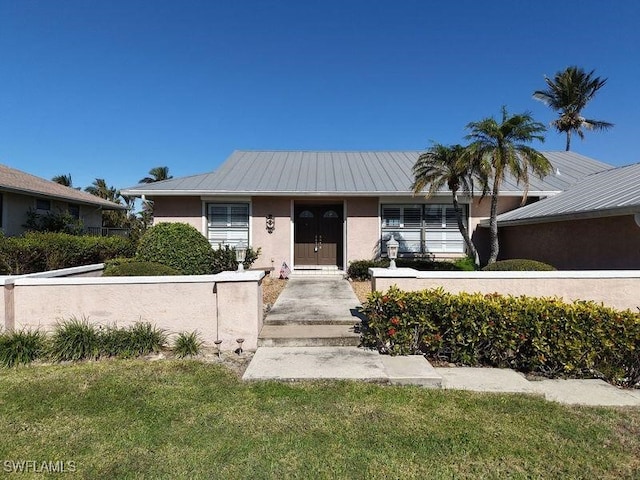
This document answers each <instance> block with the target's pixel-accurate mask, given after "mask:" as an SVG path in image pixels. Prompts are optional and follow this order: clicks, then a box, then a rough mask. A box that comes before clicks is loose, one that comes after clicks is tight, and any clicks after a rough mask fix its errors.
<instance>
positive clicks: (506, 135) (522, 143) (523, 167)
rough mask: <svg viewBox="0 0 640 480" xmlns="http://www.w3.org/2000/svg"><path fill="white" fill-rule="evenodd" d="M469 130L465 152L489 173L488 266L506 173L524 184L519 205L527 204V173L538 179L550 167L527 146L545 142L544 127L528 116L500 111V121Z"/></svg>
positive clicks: (496, 249) (494, 246)
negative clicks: (490, 185) (491, 184)
mask: <svg viewBox="0 0 640 480" xmlns="http://www.w3.org/2000/svg"><path fill="white" fill-rule="evenodd" d="M467 129H468V130H470V133H469V135H467V136H466V137H465V138H466V139H467V140H471V142H472V143H471V144H470V145H469V146H468V147H467V152H468V154H469V155H471V158H473V159H474V161H475V162H478V164H479V165H482V168H483V169H486V170H485V171H489V172H491V174H490V176H491V180H492V182H493V186H492V189H491V210H490V217H489V235H490V243H491V251H490V254H489V261H488V263H493V262H495V261H496V260H497V258H498V252H499V249H500V247H499V245H498V222H497V216H498V195H499V193H500V185H501V183H502V181H503V180H504V178H505V175H506V174H507V173H510V174H511V175H513V176H514V177H515V179H516V181H517V182H518V183H520V182H521V181H522V182H523V183H524V191H523V195H522V204H524V203H525V202H526V199H527V193H528V190H529V169H531V170H532V171H533V173H535V174H536V175H538V176H539V177H540V178H543V177H544V176H545V175H547V174H548V173H549V172H550V171H551V168H552V166H551V163H549V160H547V159H546V158H545V157H544V155H542V154H541V153H540V152H538V151H537V150H535V149H534V148H532V147H530V146H528V145H526V144H527V143H530V142H532V141H534V140H539V141H541V142H543V141H544V135H542V134H543V133H544V132H545V131H546V128H545V126H544V125H543V124H542V123H540V122H536V121H534V120H533V117H532V116H531V114H530V113H528V112H525V113H521V114H516V115H509V114H508V113H507V109H506V107H502V120H501V122H500V123H498V122H497V121H496V120H495V119H494V118H493V117H490V118H485V119H483V120H480V121H479V122H471V123H469V124H468V125H467Z"/></svg>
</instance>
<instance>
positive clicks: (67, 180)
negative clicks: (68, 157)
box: [51, 173, 73, 187]
mask: <svg viewBox="0 0 640 480" xmlns="http://www.w3.org/2000/svg"><path fill="white" fill-rule="evenodd" d="M51 181H52V182H56V183H59V184H60V185H64V186H65V187H73V180H71V174H70V173H68V174H66V175H56V176H55V177H53V178H52V179H51Z"/></svg>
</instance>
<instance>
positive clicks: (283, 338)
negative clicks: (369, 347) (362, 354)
mask: <svg viewBox="0 0 640 480" xmlns="http://www.w3.org/2000/svg"><path fill="white" fill-rule="evenodd" d="M351 324H352V325H353V322H351ZM359 344H360V334H359V333H355V332H354V329H353V326H351V327H349V326H347V325H328V324H326V323H325V324H313V325H309V324H307V325H264V326H263V327H262V331H261V332H260V335H259V336H258V347H348V346H358V345H359Z"/></svg>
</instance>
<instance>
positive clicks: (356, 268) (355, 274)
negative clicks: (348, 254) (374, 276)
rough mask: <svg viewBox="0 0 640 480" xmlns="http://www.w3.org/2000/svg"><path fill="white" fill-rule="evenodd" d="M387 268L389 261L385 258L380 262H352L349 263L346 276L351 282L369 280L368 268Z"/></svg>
mask: <svg viewBox="0 0 640 480" xmlns="http://www.w3.org/2000/svg"><path fill="white" fill-rule="evenodd" d="M388 266H389V260H388V259H386V258H383V259H381V260H354V261H353V262H351V263H349V267H348V268H347V275H348V276H349V278H350V279H352V280H370V279H371V275H369V269H370V268H387V267H388Z"/></svg>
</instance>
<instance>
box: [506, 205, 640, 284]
mask: <svg viewBox="0 0 640 480" xmlns="http://www.w3.org/2000/svg"><path fill="white" fill-rule="evenodd" d="M500 258H501V259H506V258H529V259H533V260H538V261H541V262H545V263H549V264H551V265H553V266H555V267H556V268H558V269H562V270H587V269H640V227H639V226H638V225H637V224H636V223H635V221H634V219H633V215H624V216H618V217H605V218H591V219H584V220H570V221H564V222H549V223H539V224H534V225H521V226H513V227H501V228H500ZM636 293H637V294H638V295H639V296H640V291H638V292H636Z"/></svg>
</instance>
